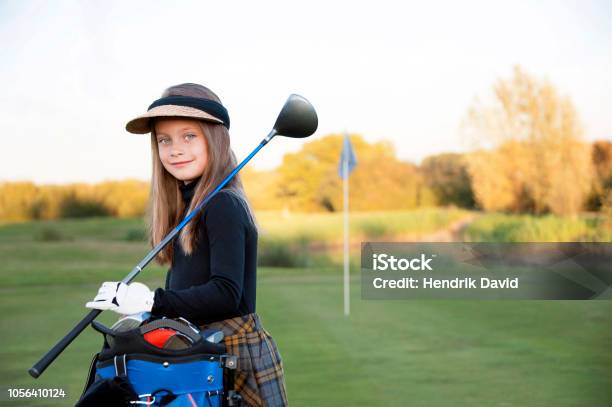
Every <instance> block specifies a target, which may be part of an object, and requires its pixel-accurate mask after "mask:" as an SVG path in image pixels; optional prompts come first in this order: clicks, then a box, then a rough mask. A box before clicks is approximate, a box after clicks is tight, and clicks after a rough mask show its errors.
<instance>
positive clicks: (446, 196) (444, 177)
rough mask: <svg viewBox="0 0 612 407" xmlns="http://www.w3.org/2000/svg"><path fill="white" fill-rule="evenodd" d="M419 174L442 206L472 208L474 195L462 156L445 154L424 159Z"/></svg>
mask: <svg viewBox="0 0 612 407" xmlns="http://www.w3.org/2000/svg"><path fill="white" fill-rule="evenodd" d="M421 172H422V173H423V177H424V179H425V180H426V182H427V185H429V187H430V188H431V189H432V191H433V193H434V194H435V195H436V198H437V201H438V203H440V204H442V205H450V204H454V205H457V206H459V207H462V208H473V207H474V193H473V192H472V185H471V181H470V176H469V174H468V167H467V162H466V161H465V157H464V156H463V155H462V154H456V153H445V154H438V155H433V156H429V157H427V158H425V159H424V160H423V162H422V163H421Z"/></svg>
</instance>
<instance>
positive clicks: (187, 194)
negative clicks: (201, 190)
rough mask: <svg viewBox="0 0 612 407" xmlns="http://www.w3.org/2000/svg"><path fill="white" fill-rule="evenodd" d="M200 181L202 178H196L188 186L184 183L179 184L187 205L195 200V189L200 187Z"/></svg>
mask: <svg viewBox="0 0 612 407" xmlns="http://www.w3.org/2000/svg"><path fill="white" fill-rule="evenodd" d="M199 181H200V178H196V179H194V180H193V181H191V182H190V183H189V184H187V185H185V184H184V183H183V181H181V183H180V184H179V189H180V191H181V195H182V196H183V201H184V202H185V203H186V204H189V203H190V202H191V198H193V195H194V194H195V188H196V185H198V182H199Z"/></svg>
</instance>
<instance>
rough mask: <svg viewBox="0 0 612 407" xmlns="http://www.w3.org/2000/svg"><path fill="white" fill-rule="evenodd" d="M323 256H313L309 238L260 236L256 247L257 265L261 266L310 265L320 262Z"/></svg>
mask: <svg viewBox="0 0 612 407" xmlns="http://www.w3.org/2000/svg"><path fill="white" fill-rule="evenodd" d="M323 257H324V256H318V257H317V256H314V255H313V254H312V253H311V251H310V238H309V237H307V236H299V237H297V238H295V239H292V240H289V239H272V238H263V239H262V238H260V239H259V244H258V249H257V265H258V266H262V267H310V266H312V265H314V264H320V262H321V261H323V260H324V259H323Z"/></svg>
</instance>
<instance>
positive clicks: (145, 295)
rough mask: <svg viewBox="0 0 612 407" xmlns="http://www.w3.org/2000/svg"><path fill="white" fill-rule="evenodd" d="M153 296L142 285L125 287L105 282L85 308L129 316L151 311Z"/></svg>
mask: <svg viewBox="0 0 612 407" xmlns="http://www.w3.org/2000/svg"><path fill="white" fill-rule="evenodd" d="M154 296H155V293H154V292H153V291H151V290H149V287H147V286H146V285H144V284H142V283H131V284H130V285H127V284H125V283H122V282H121V281H107V282H105V283H102V286H101V287H100V289H99V290H98V294H97V295H96V297H95V298H94V299H93V301H90V302H88V303H87V304H85V307H87V308H95V309H100V310H111V311H115V312H117V313H119V314H122V315H131V314H136V313H139V312H145V311H151V308H153V299H154Z"/></svg>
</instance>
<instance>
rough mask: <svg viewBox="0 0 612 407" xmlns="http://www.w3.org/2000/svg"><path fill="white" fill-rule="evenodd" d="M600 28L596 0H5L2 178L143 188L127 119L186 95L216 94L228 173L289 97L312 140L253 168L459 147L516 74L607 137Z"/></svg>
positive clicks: (0, 77) (592, 133)
mask: <svg viewBox="0 0 612 407" xmlns="http://www.w3.org/2000/svg"><path fill="white" fill-rule="evenodd" d="M611 18H612V3H610V2H606V1H537V2H534V1H461V2H456V1H428V2H422V1H414V2H411V1H402V2H399V1H387V0H378V1H376V2H373V1H370V2H360V1H350V2H341V1H330V0H327V1H307V2H304V1H302V2H289V1H267V0H262V1H257V2H252V1H250V2H247V1H244V2H243V1H232V2H211V1H174V2H171V3H170V2H162V1H150V0H149V1H129V2H128V1H123V2H120V1H103V2H102V1H54V2H48V1H0V55H1V56H0V58H1V59H0V61H1V62H0V89H1V90H2V91H1V92H0V126H1V128H2V133H1V134H2V135H1V136H0V140H1V143H2V148H0V181H17V180H30V181H33V182H36V183H40V184H43V183H69V182H92V183H93V182H99V181H103V180H113V179H126V178H138V179H143V180H147V179H149V178H150V175H151V152H150V141H149V135H135V134H130V133H127V132H126V130H125V124H126V122H127V121H128V120H130V119H131V118H133V117H136V116H138V115H139V114H142V113H144V112H145V111H146V109H147V107H148V106H149V104H150V103H151V102H153V101H154V100H155V99H157V98H159V97H160V96H161V93H162V92H163V90H164V89H165V88H167V87H169V86H172V85H176V84H179V83H184V82H195V83H201V84H203V85H205V86H207V87H209V88H211V89H212V90H213V91H215V93H217V94H218V95H219V96H220V98H221V100H222V102H223V104H224V105H225V106H226V108H227V109H228V111H229V114H230V117H231V123H232V126H231V131H230V134H231V140H232V148H233V149H234V151H235V153H236V156H237V158H238V160H239V161H240V160H242V158H244V157H246V156H247V155H248V154H249V153H250V152H251V151H252V150H253V149H254V148H255V147H257V145H258V144H259V142H260V141H261V140H262V139H263V138H264V137H265V136H266V134H267V133H268V132H269V131H270V129H271V127H272V125H273V124H274V120H275V119H276V116H277V114H278V112H279V111H280V109H281V107H282V105H283V103H284V102H285V100H286V99H287V97H288V96H289V94H291V93H298V94H300V95H302V96H304V97H306V98H307V99H308V100H310V101H311V102H312V104H313V105H314V106H315V108H316V109H317V113H318V116H319V128H318V130H317V132H316V133H315V134H314V135H313V136H311V137H310V138H309V139H303V140H297V139H288V138H282V137H278V138H275V139H273V140H272V142H271V143H269V144H268V145H266V147H265V148H263V149H262V150H261V151H260V152H259V153H258V154H257V155H256V156H255V158H253V159H252V160H251V162H250V163H249V164H248V165H249V166H252V167H253V168H256V169H273V168H275V167H277V166H278V165H279V164H280V163H281V162H282V157H283V155H284V154H285V153H288V152H295V151H298V150H299V149H300V148H301V146H302V144H303V143H305V142H307V141H309V140H312V139H314V138H319V137H323V136H325V135H327V134H330V133H341V132H344V131H349V132H351V133H359V134H361V135H362V136H363V137H364V138H365V139H366V140H367V141H369V142H376V141H380V140H389V141H391V142H392V143H393V145H394V146H395V149H396V153H397V156H398V157H399V158H400V159H403V160H408V161H412V162H414V163H419V162H420V160H422V159H423V158H424V157H426V156H428V155H431V154H436V153H441V152H450V151H456V152H461V151H466V149H467V146H466V144H465V143H464V141H463V140H462V137H461V135H460V131H459V128H460V124H461V121H462V119H463V118H464V117H465V115H466V112H467V109H468V108H469V107H470V105H471V104H472V103H473V101H474V98H475V97H480V98H486V97H487V95H490V92H491V88H492V85H493V84H494V83H495V81H496V80H497V79H499V78H507V77H510V75H511V74H512V68H513V66H514V65H516V64H519V65H521V66H522V67H523V68H524V69H525V70H526V71H527V72H528V73H530V74H531V75H534V76H535V77H537V78H540V79H545V80H549V81H550V82H552V83H553V84H554V85H555V87H556V88H557V89H558V90H559V91H560V92H561V93H562V94H564V95H567V96H569V97H571V99H572V100H573V102H574V105H575V107H576V108H577V110H578V114H579V117H580V120H581V122H582V124H583V127H584V130H585V137H586V139H587V140H596V139H612V115H611V114H610V109H611V107H612V79H611V77H612V75H611V73H612V25H610V24H609V21H610V19H611ZM357 160H359V157H357Z"/></svg>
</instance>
